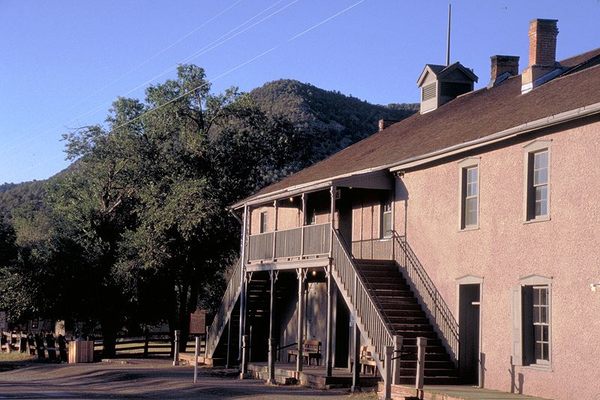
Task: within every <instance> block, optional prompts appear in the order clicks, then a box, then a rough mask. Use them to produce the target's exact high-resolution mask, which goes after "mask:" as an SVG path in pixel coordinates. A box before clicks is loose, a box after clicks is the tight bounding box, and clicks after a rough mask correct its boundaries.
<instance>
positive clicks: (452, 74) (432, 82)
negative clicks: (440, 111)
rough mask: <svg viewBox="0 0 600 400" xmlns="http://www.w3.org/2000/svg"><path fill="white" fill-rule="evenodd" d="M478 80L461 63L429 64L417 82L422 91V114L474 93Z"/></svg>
mask: <svg viewBox="0 0 600 400" xmlns="http://www.w3.org/2000/svg"><path fill="white" fill-rule="evenodd" d="M477 80H478V78H477V75H475V74H474V73H473V71H472V70H470V69H469V68H466V67H465V66H463V65H462V64H461V63H459V62H455V63H454V64H452V65H448V66H445V65H435V64H427V65H426V66H425V68H424V69H423V72H421V75H420V76H419V79H418V80H417V85H418V86H419V88H420V89H421V111H420V112H421V114H425V113H427V112H429V111H433V110H435V109H436V108H438V107H439V106H441V105H442V104H445V103H447V102H449V101H450V100H453V99H455V98H457V97H458V96H460V95H461V94H464V93H468V92H470V91H472V90H473V86H474V84H475V82H477Z"/></svg>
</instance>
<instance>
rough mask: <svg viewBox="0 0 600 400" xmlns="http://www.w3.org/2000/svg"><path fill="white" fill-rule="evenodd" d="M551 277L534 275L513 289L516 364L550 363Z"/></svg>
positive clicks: (544, 364) (514, 356)
mask: <svg viewBox="0 0 600 400" xmlns="http://www.w3.org/2000/svg"><path fill="white" fill-rule="evenodd" d="M550 294H551V279H550V278H545V277H541V276H535V275H534V276H531V277H528V278H525V279H522V284H521V285H520V286H519V287H517V288H516V289H514V293H513V330H514V334H515V335H516V337H514V338H513V342H514V346H515V348H513V361H514V363H515V365H532V366H540V367H548V366H550V361H551V322H550V321H551V302H550V297H551V296H550Z"/></svg>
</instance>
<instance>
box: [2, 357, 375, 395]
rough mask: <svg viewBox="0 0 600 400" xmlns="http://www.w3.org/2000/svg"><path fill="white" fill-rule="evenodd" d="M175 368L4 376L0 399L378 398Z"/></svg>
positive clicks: (130, 364)
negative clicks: (194, 374) (269, 383)
mask: <svg viewBox="0 0 600 400" xmlns="http://www.w3.org/2000/svg"><path fill="white" fill-rule="evenodd" d="M192 378H193V368H192V367H189V366H180V367H173V366H172V365H171V362H170V361H168V360H123V361H121V360H119V361H117V362H110V363H107V362H102V363H95V364H74V365H73V364H72V365H68V364H60V365H56V364H39V363H32V364H30V365H28V366H26V367H24V368H19V369H15V370H12V371H7V372H2V373H0V399H208V400H212V399H271V400H277V399H283V400H300V399H311V400H316V399H315V398H323V399H326V400H341V399H346V400H350V399H351V400H375V399H376V396H375V394H374V393H361V394H349V392H348V390H343V389H339V390H326V391H325V390H316V389H309V388H305V387H300V386H267V385H265V384H264V383H263V382H262V381H257V380H244V381H240V380H239V379H237V378H236V377H235V375H234V371H226V370H213V369H207V368H200V369H199V375H198V383H196V384H194V383H193V382H192Z"/></svg>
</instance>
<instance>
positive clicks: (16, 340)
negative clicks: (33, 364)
mask: <svg viewBox="0 0 600 400" xmlns="http://www.w3.org/2000/svg"><path fill="white" fill-rule="evenodd" d="M199 336H200V354H204V352H205V345H206V335H205V334H202V335H199ZM63 343H64V344H61V343H60V341H59V340H58V338H54V336H52V338H51V339H50V342H48V338H47V337H46V336H43V337H41V338H38V341H36V340H35V336H34V335H27V334H25V333H21V332H18V333H17V332H2V338H1V348H0V350H1V351H3V352H8V353H9V352H12V351H16V352H21V353H29V354H31V355H37V356H38V357H40V358H45V354H47V355H48V356H49V358H54V357H53V356H54V355H57V356H58V355H59V353H60V351H61V350H64V351H65V352H66V349H67V348H68V341H66V340H64V342H63ZM194 346H195V338H194V337H191V336H190V337H189V338H188V342H187V348H188V351H194ZM102 350H103V341H102V338H96V339H94V353H95V354H96V356H97V357H98V358H99V357H100V356H101V354H102ZM115 351H116V354H115V356H116V357H167V356H172V355H173V336H172V334H171V333H168V332H159V333H150V334H147V335H141V336H121V337H118V338H117V342H116V344H115ZM51 354H52V355H51Z"/></svg>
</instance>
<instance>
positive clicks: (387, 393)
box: [383, 346, 394, 400]
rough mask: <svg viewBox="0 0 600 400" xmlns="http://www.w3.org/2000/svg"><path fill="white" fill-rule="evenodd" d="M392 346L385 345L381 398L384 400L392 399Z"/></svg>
mask: <svg viewBox="0 0 600 400" xmlns="http://www.w3.org/2000/svg"><path fill="white" fill-rule="evenodd" d="M393 354H394V348H393V347H392V346H385V360H384V361H385V376H384V377H383V385H384V390H383V398H384V400H392V368H393V367H392V355H393Z"/></svg>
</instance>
